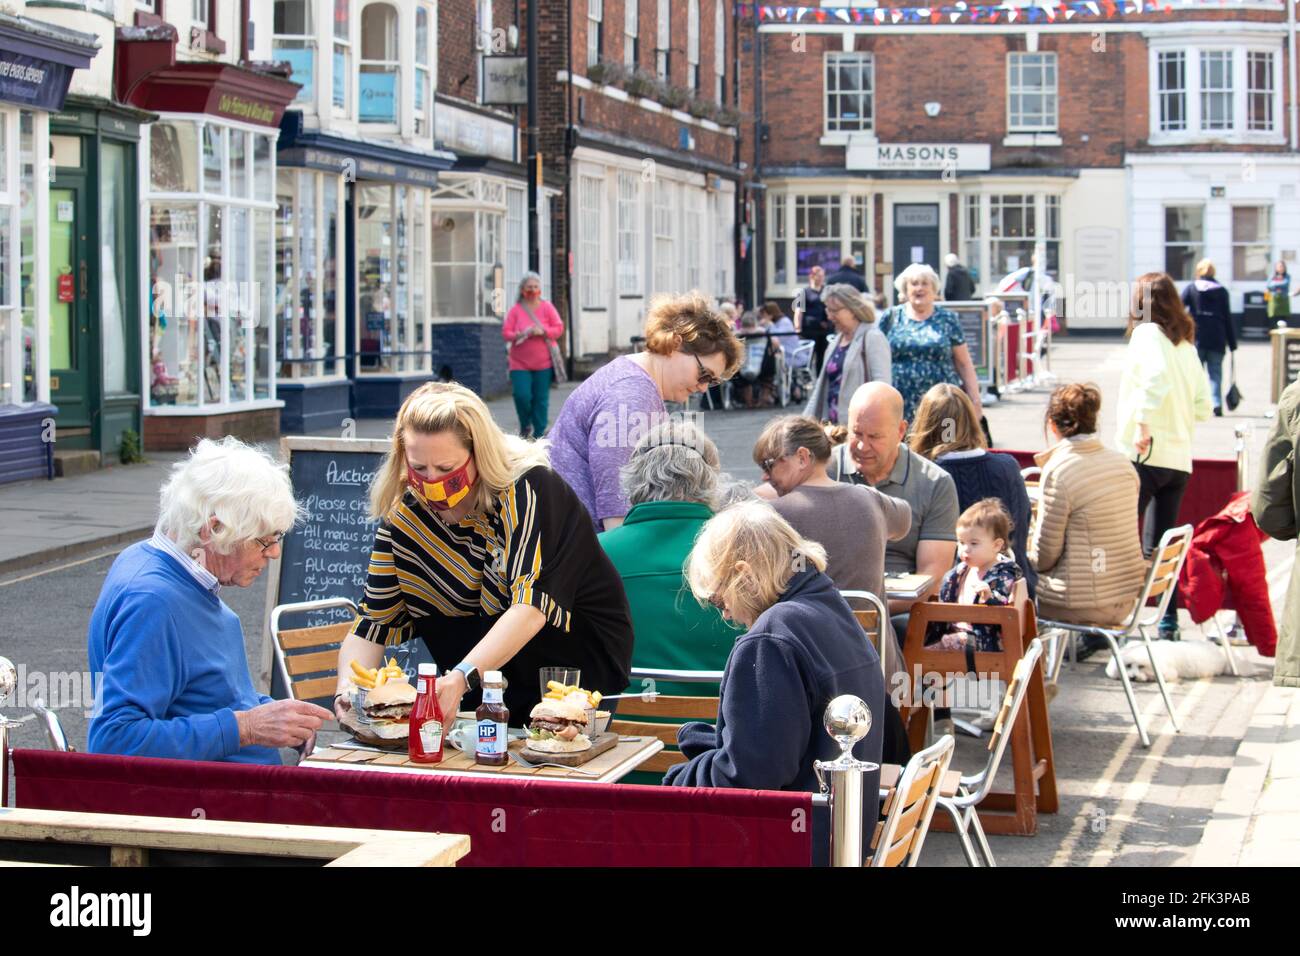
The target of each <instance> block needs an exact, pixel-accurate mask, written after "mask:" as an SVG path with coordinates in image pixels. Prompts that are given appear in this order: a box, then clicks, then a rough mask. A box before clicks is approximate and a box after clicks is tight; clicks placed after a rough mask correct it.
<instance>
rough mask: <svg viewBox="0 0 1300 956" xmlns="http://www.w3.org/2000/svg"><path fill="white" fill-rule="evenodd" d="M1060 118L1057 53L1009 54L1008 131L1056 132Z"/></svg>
mask: <svg viewBox="0 0 1300 956" xmlns="http://www.w3.org/2000/svg"><path fill="white" fill-rule="evenodd" d="M1056 115H1057V97H1056V54H1055V53H1009V54H1007V129H1008V131H1010V132H1013V133H1054V132H1056V125H1057V119H1056Z"/></svg>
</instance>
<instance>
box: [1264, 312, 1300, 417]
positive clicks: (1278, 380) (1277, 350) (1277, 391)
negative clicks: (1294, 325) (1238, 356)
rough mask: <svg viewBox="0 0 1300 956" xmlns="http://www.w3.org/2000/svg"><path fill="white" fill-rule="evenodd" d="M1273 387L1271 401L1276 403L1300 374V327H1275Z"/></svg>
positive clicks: (1273, 337) (1272, 331) (1271, 332)
mask: <svg viewBox="0 0 1300 956" xmlns="http://www.w3.org/2000/svg"><path fill="white" fill-rule="evenodd" d="M1269 335H1270V336H1272V339H1273V389H1272V395H1271V396H1270V401H1271V403H1272V404H1274V405H1276V404H1277V401H1278V399H1279V398H1280V397H1281V396H1282V391H1283V390H1284V389H1285V388H1286V387H1287V386H1288V385H1290V384H1291V383H1292V382H1294V381H1295V380H1296V377H1297V376H1300V329H1288V328H1280V327H1279V328H1274V329H1272V330H1270V332H1269Z"/></svg>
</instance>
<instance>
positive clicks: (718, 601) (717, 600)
mask: <svg viewBox="0 0 1300 956" xmlns="http://www.w3.org/2000/svg"><path fill="white" fill-rule="evenodd" d="M709 603H710V604H712V605H713V606H714V607H715V608H717V609H718V610H719V611H723V610H726V603H725V602H724V601H723V600H722V598H721V597H719V596H718V594H717V592H714V593H713V594H710V595H709Z"/></svg>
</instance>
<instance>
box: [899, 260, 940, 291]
mask: <svg viewBox="0 0 1300 956" xmlns="http://www.w3.org/2000/svg"><path fill="white" fill-rule="evenodd" d="M913 279H924V280H925V281H926V282H928V283H930V285H931V286H932V287H933V288H934V294H935V295H936V296H937V295H941V294H942V290H943V286H942V285H940V284H939V273H937V272H935V271H934V270H933V269H931V268H930V267H929V266H927V265H926V264H925V263H924V262H913V263H912V264H911V265H910V266H908V267H907V268H906V269H904V270H903V271H902V272H900V273H899V274H898V278H897V279H895V280H894V288H895V289H897V290H898V294H899V295H901V296H902V297H903V298H907V284H908V283H909V282H911V281H912V280H913Z"/></svg>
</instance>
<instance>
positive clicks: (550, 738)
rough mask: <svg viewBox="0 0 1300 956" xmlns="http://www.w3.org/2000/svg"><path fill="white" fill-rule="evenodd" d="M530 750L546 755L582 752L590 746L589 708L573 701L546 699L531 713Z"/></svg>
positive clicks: (529, 727)
mask: <svg viewBox="0 0 1300 956" xmlns="http://www.w3.org/2000/svg"><path fill="white" fill-rule="evenodd" d="M528 716H529V718H530V720H531V723H530V724H529V726H528V749H529V750H536V751H538V752H540V753H544V754H574V753H581V752H582V751H584V750H587V749H589V748H590V747H591V738H590V737H588V736H587V735H586V734H585V733H583V731H585V730H586V729H587V708H585V707H583V706H582V705H581V704H578V703H577V702H575V701H570V700H544V701H542V702H541V703H540V704H538V705H537V706H536V707H534V708H533V710H532V713H531V714H529V715H528Z"/></svg>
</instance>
